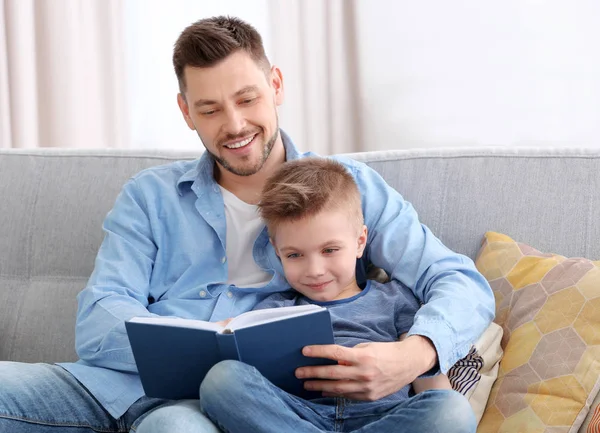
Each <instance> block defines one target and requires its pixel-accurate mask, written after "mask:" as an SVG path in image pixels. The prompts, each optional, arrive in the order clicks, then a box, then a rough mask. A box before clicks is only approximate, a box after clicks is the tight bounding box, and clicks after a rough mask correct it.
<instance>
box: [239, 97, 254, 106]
mask: <svg viewBox="0 0 600 433" xmlns="http://www.w3.org/2000/svg"><path fill="white" fill-rule="evenodd" d="M255 100H256V98H248V99H244V100H243V101H242V102H241V103H242V104H243V105H249V104H252V103H253V102H254V101H255Z"/></svg>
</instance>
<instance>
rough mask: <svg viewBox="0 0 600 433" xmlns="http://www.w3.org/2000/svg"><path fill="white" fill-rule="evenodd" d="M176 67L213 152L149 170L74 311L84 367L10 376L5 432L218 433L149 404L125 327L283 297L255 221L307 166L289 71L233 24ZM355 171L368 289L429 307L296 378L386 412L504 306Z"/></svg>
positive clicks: (206, 34)
mask: <svg viewBox="0 0 600 433" xmlns="http://www.w3.org/2000/svg"><path fill="white" fill-rule="evenodd" d="M173 63H174V66H175V72H176V75H177V78H178V80H179V86H180V91H181V92H180V94H179V95H178V104H179V107H180V109H181V112H182V114H183V117H184V119H185V121H186V123H187V125H188V126H189V127H190V128H191V129H192V130H195V131H196V132H197V133H198V136H199V137H200V139H201V141H202V143H203V144H204V147H205V148H206V152H205V154H204V155H203V156H202V157H201V158H200V160H198V161H181V162H177V163H174V164H171V165H167V166H162V167H157V168H151V169H148V170H144V171H143V172H141V173H139V174H138V175H136V176H134V177H133V178H132V179H130V181H129V182H128V183H127V184H126V185H125V186H124V187H123V190H122V191H121V193H120V195H119V197H118V198H117V200H116V202H115V206H114V208H113V209H112V211H111V212H110V213H109V214H108V215H107V217H106V220H105V222H104V226H103V227H104V230H105V234H106V235H105V239H104V242H103V243H102V246H101V247H100V250H99V252H98V256H97V259H96V267H95V269H94V272H93V274H92V276H91V277H90V280H89V282H88V285H87V287H86V288H85V289H84V290H83V291H82V292H81V293H80V294H79V296H78V303H79V308H78V313H77V324H76V349H77V353H78V355H79V357H80V360H79V361H78V362H77V363H66V364H61V365H60V366H58V365H47V364H36V365H31V364H20V363H6V362H4V363H0V432H4V431H7V432H9V431H10V432H15V433H18V432H51V431H61V432H63V431H68V432H89V431H93V430H96V431H106V432H125V431H128V430H131V431H136V432H138V433H148V432H154V431H163V432H164V431H173V432H182V433H185V432H202V433H206V432H216V431H218V430H217V429H216V427H215V426H214V425H212V424H211V423H210V422H209V421H208V420H207V419H206V418H205V417H204V416H203V415H202V413H201V412H200V411H199V405H198V402H197V401H183V402H170V401H163V400H158V399H150V398H147V397H144V396H143V389H142V386H141V384H140V381H139V377H138V375H137V374H136V366H135V362H134V360H133V356H132V353H131V349H130V346H129V342H128V339H127V335H126V332H125V327H124V321H125V320H127V319H129V318H131V317H133V316H144V315H145V316H149V315H172V316H180V317H187V318H192V317H193V318H198V319H203V320H211V321H217V320H223V319H226V318H228V317H232V316H235V315H238V314H240V313H242V312H244V311H247V310H250V309H251V308H252V307H253V306H254V305H256V304H257V303H258V302H259V301H261V300H262V299H264V298H265V297H266V296H268V295H269V294H271V293H274V292H278V291H283V290H285V289H287V288H288V285H287V283H286V281H285V278H284V277H283V270H282V268H281V264H280V262H279V261H278V260H277V256H276V254H275V252H274V250H273V248H272V246H271V245H270V244H269V240H268V235H267V233H266V230H265V228H264V225H263V224H262V222H261V220H260V218H259V217H258V215H257V213H256V207H255V205H256V203H258V201H259V198H260V191H261V190H262V187H263V184H264V182H265V180H266V178H267V177H268V176H269V175H270V174H271V173H273V172H274V170H275V169H276V168H277V167H278V166H279V165H281V164H282V163H283V162H284V161H285V160H292V159H297V158H300V157H302V156H304V155H300V154H299V153H298V151H297V150H296V148H295V147H294V145H293V143H292V141H291V139H290V138H289V137H288V136H287V135H286V134H285V133H284V132H283V131H280V129H279V126H278V120H277V106H279V105H281V104H282V103H283V99H284V98H283V97H284V86H283V77H282V74H281V71H280V70H279V69H278V68H277V67H275V66H271V65H270V64H269V62H268V60H267V58H266V56H265V53H264V49H263V46H262V41H261V38H260V35H259V34H258V33H257V32H256V30H255V29H254V28H252V27H251V26H249V25H248V24H246V23H244V22H243V21H240V20H238V19H236V18H226V17H217V18H210V19H206V20H201V21H199V22H197V23H195V24H193V25H191V26H190V27H188V28H186V29H185V30H184V31H183V33H182V34H181V36H180V37H179V39H178V41H177V43H176V45H175V50H174V55H173ZM345 165H346V166H347V168H348V170H349V171H350V172H351V173H352V175H353V177H354V179H355V181H356V183H357V184H358V186H359V189H360V191H361V195H362V200H363V212H364V217H365V224H366V225H367V227H368V228H369V238H368V241H367V247H366V249H365V254H364V256H363V258H362V259H361V261H360V262H358V263H357V278H358V280H359V281H363V280H364V279H365V278H366V268H367V265H368V264H369V263H372V264H374V265H375V266H378V267H381V268H383V269H384V270H386V271H387V272H388V274H390V275H392V276H393V277H394V278H395V279H396V280H398V281H400V282H402V284H404V285H405V286H407V287H409V288H410V289H411V290H412V291H413V292H414V293H415V295H416V296H417V298H418V299H419V300H420V301H422V302H423V303H424V305H423V306H422V307H421V309H420V310H419V312H418V313H417V315H416V316H415V322H414V325H413V326H412V328H411V329H410V331H409V333H408V334H409V336H408V338H406V339H405V340H403V341H401V342H393V343H373V344H369V345H368V346H365V347H359V348H345V347H340V346H321V347H309V348H307V349H306V352H305V353H306V354H307V355H308V356H316V357H327V358H332V359H335V360H339V361H341V362H340V364H339V365H337V366H335V367H331V366H329V367H311V368H304V369H299V370H298V372H297V374H298V376H299V377H303V378H310V379H312V380H309V381H308V382H307V387H310V388H311V389H314V390H321V391H323V392H325V393H335V394H336V395H341V396H344V397H347V398H352V399H359V400H376V399H379V398H381V397H384V396H387V395H389V394H392V393H394V392H396V391H398V390H399V389H401V388H402V387H403V386H404V385H406V384H407V383H410V382H412V381H413V380H414V379H415V378H416V377H417V376H420V375H422V374H424V373H428V372H437V371H438V370H441V371H442V372H444V373H445V372H447V370H448V368H449V367H450V366H451V365H452V364H453V363H454V362H456V361H457V360H458V359H460V358H461V357H463V356H464V355H466V353H467V351H468V349H469V348H470V346H471V344H472V343H473V342H474V341H475V340H476V339H477V338H478V337H479V335H480V334H481V333H482V332H483V330H484V329H485V328H486V327H487V326H488V324H489V323H490V321H491V319H492V317H493V310H494V300H493V296H492V293H491V290H490V288H489V286H488V285H487V283H486V282H485V279H484V278H483V277H482V276H481V275H480V274H479V273H478V272H477V271H476V270H475V268H474V266H473V263H472V261H470V260H469V259H467V258H465V257H463V256H460V255H457V254H455V253H453V252H451V251H449V250H448V249H446V248H445V247H444V246H443V245H441V243H440V242H439V241H438V240H437V239H436V238H435V237H434V236H433V235H432V234H431V232H430V231H429V230H428V229H427V228H426V227H424V226H422V225H421V224H420V223H419V221H418V219H417V215H416V213H415V211H414V209H413V208H412V206H411V205H410V204H409V203H407V202H405V201H404V200H403V199H402V197H401V196H400V195H399V194H398V193H397V192H396V191H394V190H393V189H391V188H390V187H389V186H388V185H387V184H385V182H384V181H383V180H382V178H381V177H380V176H379V175H378V174H377V173H375V172H374V171H373V170H371V169H369V168H368V167H366V166H365V165H364V164H360V163H355V162H346V163H345ZM465 318H468V319H465ZM156 349H157V350H161V348H160V347H157V348H156ZM346 364H351V365H346ZM323 379H328V380H323ZM329 379H336V380H333V381H332V380H329Z"/></svg>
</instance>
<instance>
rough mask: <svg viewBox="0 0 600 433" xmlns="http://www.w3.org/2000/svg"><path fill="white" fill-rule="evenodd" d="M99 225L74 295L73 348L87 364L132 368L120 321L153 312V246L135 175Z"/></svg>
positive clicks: (128, 369)
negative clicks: (85, 276) (88, 266)
mask: <svg viewBox="0 0 600 433" xmlns="http://www.w3.org/2000/svg"><path fill="white" fill-rule="evenodd" d="M103 229H104V232H105V237H104V240H103V242H102V245H101V247H100V250H99V251H98V255H97V257H96V264H95V268H94V272H93V273H92V275H91V277H90V279H89V282H88V284H87V286H86V288H85V289H84V290H83V291H82V292H80V293H79V295H78V296H77V300H78V310H77V322H76V328H75V346H76V351H77V354H78V355H79V357H80V358H81V359H82V360H84V361H87V362H89V363H91V364H94V365H97V366H100V367H106V368H110V369H114V370H120V371H128V372H135V371H137V368H136V365H135V361H134V359H133V354H132V352H131V346H130V344H129V339H128V337H127V332H126V331H125V324H124V322H125V320H128V319H130V318H132V317H134V316H155V315H154V314H151V313H150V312H149V311H148V309H147V306H148V295H149V281H150V275H151V273H152V267H153V264H154V259H155V256H156V251H157V248H156V245H155V244H154V242H153V240H152V232H151V228H150V222H149V218H148V215H147V212H146V209H145V204H144V200H143V198H142V197H141V193H140V192H139V190H138V187H137V186H136V184H135V181H134V180H130V181H129V182H128V183H127V184H126V185H125V186H124V187H123V189H122V191H121V193H120V194H119V196H118V198H117V200H116V202H115V205H114V207H113V209H112V210H111V211H110V213H109V214H108V215H107V217H106V219H105V220H104V224H103Z"/></svg>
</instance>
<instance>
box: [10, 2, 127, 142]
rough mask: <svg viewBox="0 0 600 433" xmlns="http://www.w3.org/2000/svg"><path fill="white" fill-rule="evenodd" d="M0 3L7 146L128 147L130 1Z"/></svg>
mask: <svg viewBox="0 0 600 433" xmlns="http://www.w3.org/2000/svg"><path fill="white" fill-rule="evenodd" d="M0 5H1V7H0V147H20V148H30V147H122V146H125V145H126V144H127V143H128V142H129V136H128V132H127V115H128V113H127V107H126V96H125V77H126V73H125V69H124V55H123V48H122V47H123V13H122V10H121V9H122V5H123V2H122V1H121V0H103V1H95V0H94V1H92V0H89V1H88V0H86V1H83V0H1V2H0Z"/></svg>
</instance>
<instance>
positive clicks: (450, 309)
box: [351, 163, 494, 373]
mask: <svg viewBox="0 0 600 433" xmlns="http://www.w3.org/2000/svg"><path fill="white" fill-rule="evenodd" d="M351 165H352V169H353V170H354V175H355V179H356V181H357V183H358V185H359V188H360V191H361V194H362V200H363V212H364V215H365V224H366V225H367V227H368V228H369V238H368V244H367V248H368V250H367V254H368V256H367V259H368V260H370V261H371V262H372V263H373V264H374V265H375V266H378V267H380V268H382V269H384V270H385V271H386V272H387V273H388V274H389V275H390V277H391V278H394V279H396V280H399V281H400V282H402V283H403V284H404V285H405V286H407V287H409V288H410V289H411V290H412V291H413V293H414V294H415V296H416V297H417V298H418V299H419V300H420V301H421V302H423V304H424V305H423V306H422V307H421V308H420V309H419V311H418V312H417V314H416V316H415V320H414V325H413V326H412V328H411V329H410V331H409V333H408V334H409V336H410V335H417V336H422V337H426V338H427V339H428V340H429V341H430V342H431V343H432V344H433V346H434V347H435V351H436V353H437V358H438V359H437V361H438V362H439V367H440V369H441V371H442V372H446V371H448V369H449V368H450V367H451V366H452V365H453V364H454V363H455V362H456V361H457V360H459V359H460V358H462V357H463V356H465V355H466V353H467V352H468V350H469V348H470V347H471V345H472V344H473V343H474V342H475V341H476V340H477V338H479V336H480V335H481V333H482V332H483V331H484V330H485V329H486V327H487V326H488V325H489V324H490V322H491V321H492V319H493V317H494V297H493V294H492V291H491V288H490V286H489V284H488V283H487V281H486V280H485V278H484V277H483V276H482V275H481V274H480V273H479V272H478V271H477V269H476V268H475V265H474V264H473V262H472V261H471V260H470V259H469V258H467V257H465V256H463V255H460V254H457V253H454V252H452V251H450V250H449V249H448V248H446V247H445V246H444V245H443V244H442V243H441V242H440V241H439V240H438V239H437V238H436V237H435V236H434V235H433V234H432V233H431V231H430V230H429V229H428V228H427V227H425V226H423V225H422V224H421V223H420V222H419V219H418V217H417V213H416V212H415V210H414V208H413V207H412V205H411V204H410V203H408V202H406V201H405V200H404V199H403V198H402V197H401V195H400V194H399V193H398V192H397V191H395V190H394V189H393V188H391V187H390V186H389V185H388V184H387V183H386V182H385V181H384V180H383V178H382V177H381V176H380V175H379V174H378V173H377V172H376V171H375V170H373V169H371V168H369V167H368V166H366V165H365V164H361V163H353V164H351ZM421 363H422V365H423V368H422V370H423V371H422V373H423V372H425V371H427V364H428V361H427V359H425V358H424V359H423V360H422V361H421Z"/></svg>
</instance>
